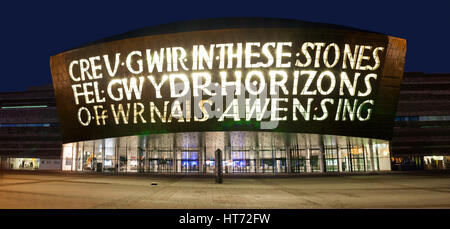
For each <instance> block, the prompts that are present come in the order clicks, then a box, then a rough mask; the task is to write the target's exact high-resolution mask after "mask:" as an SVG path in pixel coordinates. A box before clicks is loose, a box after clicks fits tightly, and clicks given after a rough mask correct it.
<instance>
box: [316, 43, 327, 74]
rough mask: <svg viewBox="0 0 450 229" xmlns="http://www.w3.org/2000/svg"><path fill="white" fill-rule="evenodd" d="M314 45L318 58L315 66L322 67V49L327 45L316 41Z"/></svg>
mask: <svg viewBox="0 0 450 229" xmlns="http://www.w3.org/2000/svg"><path fill="white" fill-rule="evenodd" d="M314 45H315V46H316V58H315V60H314V67H315V68H319V67H320V63H319V59H320V50H321V49H322V47H323V46H325V43H322V42H315V43H314Z"/></svg>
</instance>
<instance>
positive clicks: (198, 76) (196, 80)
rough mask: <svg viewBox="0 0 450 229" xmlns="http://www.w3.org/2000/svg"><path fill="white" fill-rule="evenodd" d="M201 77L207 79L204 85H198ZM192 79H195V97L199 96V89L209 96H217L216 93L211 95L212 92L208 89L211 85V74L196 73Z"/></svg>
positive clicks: (193, 84) (193, 88) (193, 85)
mask: <svg viewBox="0 0 450 229" xmlns="http://www.w3.org/2000/svg"><path fill="white" fill-rule="evenodd" d="M200 77H201V78H204V79H205V83H204V84H201V83H200V84H199V83H198V79H199V78H200ZM192 78H193V82H192V90H193V93H194V97H197V96H199V94H198V89H201V90H202V91H204V92H205V93H206V94H207V95H215V94H216V93H214V94H213V93H211V91H210V90H208V89H207V87H208V86H209V85H210V84H211V74H209V73H208V72H194V73H192Z"/></svg>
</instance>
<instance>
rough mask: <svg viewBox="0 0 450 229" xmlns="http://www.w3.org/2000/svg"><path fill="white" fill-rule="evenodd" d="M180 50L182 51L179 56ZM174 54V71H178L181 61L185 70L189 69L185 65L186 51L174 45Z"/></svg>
mask: <svg viewBox="0 0 450 229" xmlns="http://www.w3.org/2000/svg"><path fill="white" fill-rule="evenodd" d="M178 51H180V57H178ZM172 56H173V71H175V72H177V71H178V63H180V65H181V67H182V68H183V70H185V71H187V70H189V69H188V68H186V65H184V59H185V58H186V51H185V50H184V48H182V47H173V48H172Z"/></svg>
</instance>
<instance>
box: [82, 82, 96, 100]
mask: <svg viewBox="0 0 450 229" xmlns="http://www.w3.org/2000/svg"><path fill="white" fill-rule="evenodd" d="M88 87H92V82H89V83H83V94H84V99H85V101H86V103H87V104H89V103H94V102H95V100H94V92H93V91H90V90H89V89H88ZM90 95H91V96H92V99H90V98H89V96H90Z"/></svg>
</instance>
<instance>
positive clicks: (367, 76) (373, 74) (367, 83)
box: [358, 73, 377, 97]
mask: <svg viewBox="0 0 450 229" xmlns="http://www.w3.org/2000/svg"><path fill="white" fill-rule="evenodd" d="M370 78H374V79H375V80H376V79H377V74H375V73H371V74H367V75H366V77H365V78H364V83H365V84H366V88H367V90H366V92H364V93H362V92H360V91H358V96H359V97H364V96H368V95H370V93H371V92H372V85H371V84H370Z"/></svg>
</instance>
